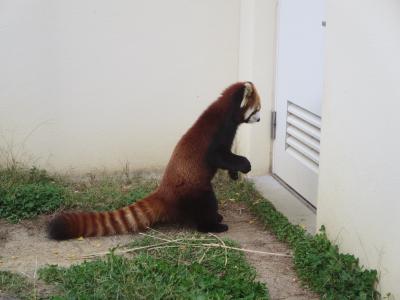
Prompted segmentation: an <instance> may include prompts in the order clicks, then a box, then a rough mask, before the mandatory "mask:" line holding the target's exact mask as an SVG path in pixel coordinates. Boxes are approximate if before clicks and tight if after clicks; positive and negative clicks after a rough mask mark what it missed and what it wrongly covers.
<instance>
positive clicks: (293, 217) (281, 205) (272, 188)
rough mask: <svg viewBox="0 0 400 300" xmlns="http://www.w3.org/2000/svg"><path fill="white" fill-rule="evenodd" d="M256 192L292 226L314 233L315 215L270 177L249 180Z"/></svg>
mask: <svg viewBox="0 0 400 300" xmlns="http://www.w3.org/2000/svg"><path fill="white" fill-rule="evenodd" d="M249 179H250V180H251V181H253V182H254V184H255V186H256V188H257V190H258V191H259V192H260V193H261V194H262V195H263V196H264V197H265V198H266V199H268V200H269V201H270V202H271V203H272V204H273V205H274V206H275V208H276V209H277V210H278V211H280V212H281V213H282V214H284V215H285V216H286V217H287V218H288V219H289V221H290V222H291V223H292V224H296V225H300V226H302V227H304V228H305V229H306V230H307V231H308V232H309V233H311V234H315V233H316V214H315V212H314V211H313V210H312V209H311V208H310V207H309V206H307V205H306V204H305V203H303V202H302V201H301V200H300V199H299V198H297V197H296V196H294V195H293V194H292V193H291V192H289V191H288V190H287V189H286V188H285V187H284V186H283V185H282V184H280V183H279V182H278V181H277V180H276V179H275V178H273V177H272V176H271V175H265V176H257V177H251V178H249Z"/></svg>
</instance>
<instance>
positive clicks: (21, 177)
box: [0, 165, 157, 223]
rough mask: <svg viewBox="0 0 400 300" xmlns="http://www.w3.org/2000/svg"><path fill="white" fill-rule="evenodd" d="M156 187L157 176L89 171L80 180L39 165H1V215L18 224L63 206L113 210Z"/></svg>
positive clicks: (66, 207) (64, 207) (65, 207)
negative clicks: (147, 177) (48, 170)
mask: <svg viewBox="0 0 400 300" xmlns="http://www.w3.org/2000/svg"><path fill="white" fill-rule="evenodd" d="M156 187H157V181H156V180H154V179H143V178H142V177H141V176H138V175H137V176H130V175H128V174H127V173H116V174H106V173H104V174H99V175H97V176H96V175H93V174H91V173H89V174H87V175H86V176H84V177H83V178H81V180H79V181H76V180H72V179H70V178H67V177H64V178H63V177H61V176H57V175H49V174H48V173H47V172H46V171H45V170H40V169H37V168H35V167H32V168H26V167H23V166H20V165H14V166H13V167H8V168H1V167H0V218H4V219H7V220H8V221H10V222H13V223H17V222H19V221H21V220H23V219H30V218H33V217H35V216H37V215H41V214H48V213H52V212H55V211H57V210H61V209H75V210H97V211H99V210H112V209H116V208H119V207H122V206H125V205H128V204H131V203H132V202H134V201H136V200H138V199H141V198H143V197H144V196H146V195H147V194H149V193H150V192H151V191H153V190H154V189H155V188H156Z"/></svg>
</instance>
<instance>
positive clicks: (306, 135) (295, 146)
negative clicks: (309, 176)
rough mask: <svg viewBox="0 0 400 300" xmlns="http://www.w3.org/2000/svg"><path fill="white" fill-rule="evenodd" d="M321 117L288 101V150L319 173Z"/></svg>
mask: <svg viewBox="0 0 400 300" xmlns="http://www.w3.org/2000/svg"><path fill="white" fill-rule="evenodd" d="M320 138H321V118H320V117H319V116H317V115H315V114H313V113H311V112H309V111H307V110H305V109H304V108H302V107H300V106H298V105H296V104H294V103H292V102H288V111H287V120H286V143H285V144H286V151H287V152H288V153H289V154H290V155H292V156H293V157H294V158H296V159H297V160H299V161H300V162H301V163H302V164H304V165H305V166H307V167H308V168H310V169H311V170H313V171H314V172H316V173H318V166H319V142H320Z"/></svg>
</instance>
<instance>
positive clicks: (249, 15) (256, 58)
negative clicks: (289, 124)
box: [236, 0, 277, 176]
mask: <svg viewBox="0 0 400 300" xmlns="http://www.w3.org/2000/svg"><path fill="white" fill-rule="evenodd" d="M276 7H277V1H276V0H242V1H241V14H240V20H241V22H240V24H241V26H240V51H239V79H240V80H251V81H252V82H254V83H255V85H256V86H257V88H258V91H259V93H260V96H261V121H260V123H256V124H251V125H242V126H241V128H240V129H239V132H238V138H237V142H236V151H237V152H238V153H240V154H242V155H245V156H246V157H248V158H249V160H250V162H251V164H252V172H251V173H250V175H251V176H254V175H262V174H266V173H268V172H269V170H270V167H271V138H270V131H271V111H272V110H273V103H274V79H275V73H274V71H275V56H276V55H275V27H276Z"/></svg>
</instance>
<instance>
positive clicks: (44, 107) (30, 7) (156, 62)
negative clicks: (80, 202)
mask: <svg viewBox="0 0 400 300" xmlns="http://www.w3.org/2000/svg"><path fill="white" fill-rule="evenodd" d="M239 14H240V1H239V0H219V1H213V0H202V1H184V0H170V1H162V0H147V1H122V0H118V1H105V0H85V1H81V0H79V1H78V0H72V1H54V0H45V1H33V0H24V1H22V0H5V1H1V4H0V45H1V46H0V66H1V67H0V151H1V152H0V154H1V155H2V158H3V159H4V158H5V155H6V154H7V155H9V154H11V153H13V155H14V156H16V158H17V159H18V160H28V161H29V162H36V163H38V164H40V165H42V166H44V167H47V168H49V167H50V168H55V169H71V168H72V169H75V170H87V169H90V168H93V167H96V168H101V167H106V168H108V169H119V168H121V167H122V166H123V165H124V164H125V163H126V162H129V163H130V167H131V168H132V169H134V168H144V167H159V166H161V167H162V166H164V165H165V164H166V162H167V160H168V158H169V156H170V154H171V152H172V150H173V147H174V145H175V144H176V142H177V140H178V139H179V138H180V136H181V135H182V134H183V133H184V132H185V131H186V130H187V128H188V127H189V126H190V125H191V124H192V123H193V122H194V120H195V119H196V118H197V117H198V115H199V114H200V113H201V112H202V111H203V110H204V109H205V108H206V107H207V106H208V105H209V104H210V103H211V102H212V101H214V100H215V99H216V98H217V97H218V96H219V94H220V92H221V91H222V90H223V89H224V88H225V87H226V86H227V85H229V84H231V83H233V82H235V81H237V79H238V60H239V31H240V30H239V22H240V18H239Z"/></svg>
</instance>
